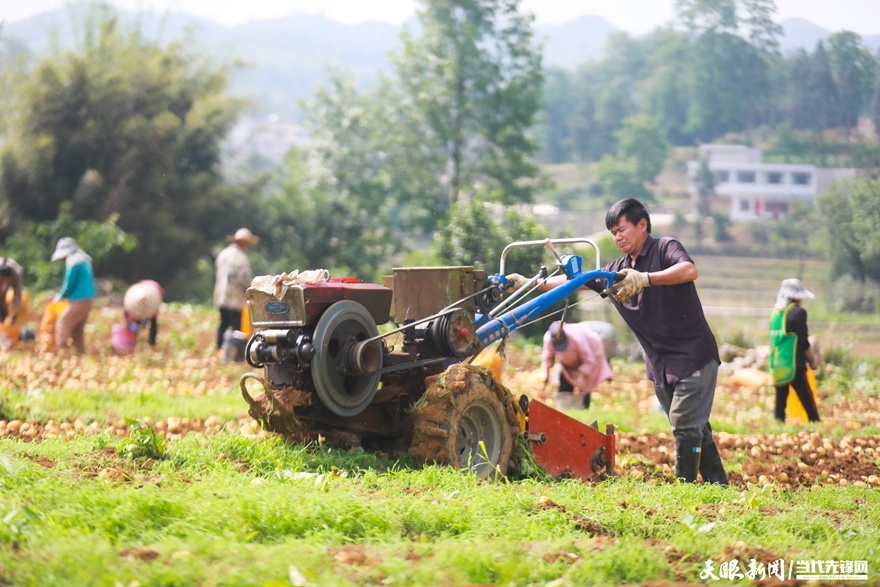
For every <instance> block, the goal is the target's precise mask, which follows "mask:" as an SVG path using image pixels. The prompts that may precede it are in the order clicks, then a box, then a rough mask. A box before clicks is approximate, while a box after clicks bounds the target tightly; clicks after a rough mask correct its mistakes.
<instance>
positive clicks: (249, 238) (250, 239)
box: [226, 228, 260, 245]
mask: <svg viewBox="0 0 880 587" xmlns="http://www.w3.org/2000/svg"><path fill="white" fill-rule="evenodd" d="M226 240H228V241H231V242H236V243H239V242H241V243H247V244H249V245H255V244H257V243H258V242H260V237H258V236H257V235H255V234H254V233H252V232H251V229H249V228H239V229H238V230H236V231H235V234H231V235H229V236H227V237H226Z"/></svg>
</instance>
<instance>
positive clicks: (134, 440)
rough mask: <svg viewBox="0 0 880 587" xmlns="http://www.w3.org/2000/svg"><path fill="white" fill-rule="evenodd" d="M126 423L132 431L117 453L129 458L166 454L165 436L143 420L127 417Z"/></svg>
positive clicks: (156, 456)
mask: <svg viewBox="0 0 880 587" xmlns="http://www.w3.org/2000/svg"><path fill="white" fill-rule="evenodd" d="M125 423H126V424H127V425H128V429H129V431H130V432H129V435H128V438H126V439H125V440H123V441H122V444H120V445H119V448H118V449H117V450H116V452H117V454H120V455H123V456H126V457H129V458H138V457H144V458H151V459H161V458H162V457H164V456H165V438H163V437H162V436H160V435H159V434H156V431H155V430H153V429H152V428H150V426H149V425H147V424H145V423H144V422H143V421H142V420H133V419H131V418H126V419H125Z"/></svg>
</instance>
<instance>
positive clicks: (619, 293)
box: [611, 269, 651, 303]
mask: <svg viewBox="0 0 880 587" xmlns="http://www.w3.org/2000/svg"><path fill="white" fill-rule="evenodd" d="M620 272H621V273H625V274H626V276H625V277H624V278H623V279H622V280H620V281H618V282H617V283H615V284H614V286H613V287H612V288H611V295H612V296H613V297H614V299H615V300H617V301H618V302H621V303H623V302H625V301H626V300H628V299H630V298H631V297H633V296H634V295H636V294H637V293H639V292H640V291H642V290H643V289H645V288H646V287H650V285H651V281H650V280H649V279H648V274H647V273H642V272H641V271H636V270H635V269H621V270H620Z"/></svg>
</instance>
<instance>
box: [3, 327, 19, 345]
mask: <svg viewBox="0 0 880 587" xmlns="http://www.w3.org/2000/svg"><path fill="white" fill-rule="evenodd" d="M19 328H20V327H19V326H18V324H0V349H14V348H15V347H16V346H18V333H19Z"/></svg>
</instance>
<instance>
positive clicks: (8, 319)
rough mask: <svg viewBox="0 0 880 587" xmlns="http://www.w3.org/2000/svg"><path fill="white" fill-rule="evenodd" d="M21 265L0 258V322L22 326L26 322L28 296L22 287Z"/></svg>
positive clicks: (7, 258) (5, 258) (8, 259)
mask: <svg viewBox="0 0 880 587" xmlns="http://www.w3.org/2000/svg"><path fill="white" fill-rule="evenodd" d="M22 277H23V271H22V269H21V265H19V264H18V263H16V262H15V260H13V259H10V258H9V257H0V322H3V323H4V324H10V325H19V326H20V325H22V324H24V323H25V321H26V320H27V314H28V295H27V292H26V291H24V287H23V286H22Z"/></svg>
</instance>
